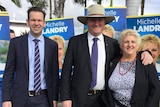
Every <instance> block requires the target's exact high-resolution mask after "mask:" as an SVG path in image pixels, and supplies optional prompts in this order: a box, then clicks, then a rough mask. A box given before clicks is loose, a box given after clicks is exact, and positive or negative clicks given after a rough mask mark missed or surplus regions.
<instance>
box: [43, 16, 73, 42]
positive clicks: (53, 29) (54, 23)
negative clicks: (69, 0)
mask: <svg viewBox="0 0 160 107" xmlns="http://www.w3.org/2000/svg"><path fill="white" fill-rule="evenodd" d="M43 34H44V35H45V36H46V37H50V36H54V35H60V36H62V37H63V38H64V39H65V40H69V38H70V37H71V36H74V24H73V18H59V19H52V20H48V21H46V26H45V27H44V29H43Z"/></svg>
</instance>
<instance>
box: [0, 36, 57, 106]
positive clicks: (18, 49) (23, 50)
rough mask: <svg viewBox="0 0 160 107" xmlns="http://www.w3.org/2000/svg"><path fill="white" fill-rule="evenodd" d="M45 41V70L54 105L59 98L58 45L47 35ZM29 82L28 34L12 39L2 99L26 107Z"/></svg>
mask: <svg viewBox="0 0 160 107" xmlns="http://www.w3.org/2000/svg"><path fill="white" fill-rule="evenodd" d="M44 41H45V46H44V50H45V52H44V54H45V56H44V72H45V79H46V85H47V91H48V98H49V101H50V104H51V107H52V106H53V100H56V99H57V81H58V45H57V43H56V42H54V41H52V40H50V39H49V38H47V37H44ZM15 73H16V77H15V78H14V74H15ZM28 84H29V58H28V34H26V35H23V36H20V37H16V38H14V39H12V40H11V41H10V45H9V51H8V56H7V63H6V68H5V72H4V76H3V81H2V101H3V102H4V101H12V104H13V107H24V104H25V102H26V100H27V98H28V97H27V96H28Z"/></svg>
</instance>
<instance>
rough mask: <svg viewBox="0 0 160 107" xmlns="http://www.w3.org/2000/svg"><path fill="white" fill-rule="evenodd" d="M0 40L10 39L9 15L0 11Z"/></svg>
mask: <svg viewBox="0 0 160 107" xmlns="http://www.w3.org/2000/svg"><path fill="white" fill-rule="evenodd" d="M0 40H10V30H9V15H8V13H7V12H0Z"/></svg>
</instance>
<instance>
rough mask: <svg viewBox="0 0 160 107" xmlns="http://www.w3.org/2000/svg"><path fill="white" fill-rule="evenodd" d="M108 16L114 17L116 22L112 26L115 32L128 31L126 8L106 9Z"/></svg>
mask: <svg viewBox="0 0 160 107" xmlns="http://www.w3.org/2000/svg"><path fill="white" fill-rule="evenodd" d="M105 15H106V16H114V17H115V20H114V21H113V22H111V23H109V24H110V25H112V26H113V28H114V29H115V31H122V30H124V29H126V27H127V26H126V22H127V20H126V7H109V8H105Z"/></svg>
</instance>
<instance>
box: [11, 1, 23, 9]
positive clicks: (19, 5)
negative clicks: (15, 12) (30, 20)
mask: <svg viewBox="0 0 160 107" xmlns="http://www.w3.org/2000/svg"><path fill="white" fill-rule="evenodd" d="M11 1H12V2H13V3H14V4H15V5H16V6H17V7H22V6H21V2H20V0H11Z"/></svg>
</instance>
